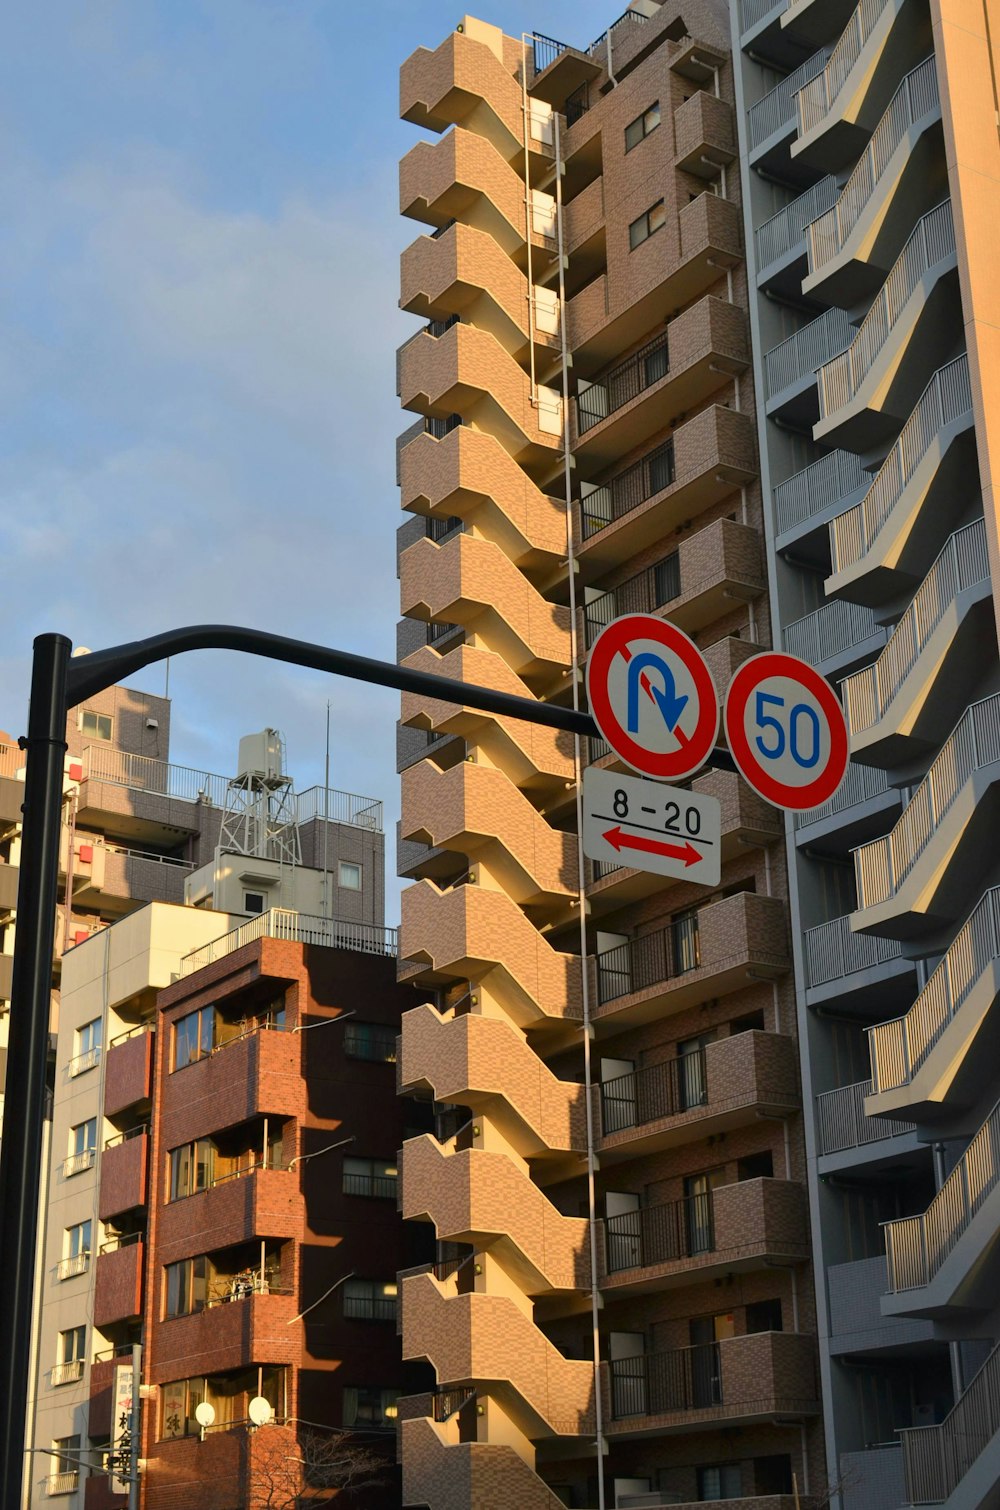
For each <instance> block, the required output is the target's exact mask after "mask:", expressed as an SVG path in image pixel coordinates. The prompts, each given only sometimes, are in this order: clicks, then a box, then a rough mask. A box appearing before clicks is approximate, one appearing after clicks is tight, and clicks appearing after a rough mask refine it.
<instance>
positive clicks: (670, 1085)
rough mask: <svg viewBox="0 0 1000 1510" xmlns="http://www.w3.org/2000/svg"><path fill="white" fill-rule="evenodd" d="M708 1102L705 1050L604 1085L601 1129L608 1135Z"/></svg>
mask: <svg viewBox="0 0 1000 1510" xmlns="http://www.w3.org/2000/svg"><path fill="white" fill-rule="evenodd" d="M707 1100H708V1080H707V1078H706V1073H705V1050H704V1049H692V1050H691V1051H690V1053H687V1054H679V1055H678V1056H677V1058H676V1059H667V1060H664V1061H663V1063H661V1064H650V1065H646V1066H644V1068H642V1069H640V1070H634V1071H632V1072H630V1073H629V1074H627V1075H616V1076H615V1077H614V1079H613V1080H605V1081H602V1083H601V1128H602V1130H603V1132H604V1133H605V1135H607V1134H608V1133H613V1132H621V1131H622V1129H623V1128H626V1127H642V1126H643V1125H644V1124H645V1123H647V1122H656V1121H658V1120H659V1118H661V1117H675V1116H677V1115H678V1113H679V1112H686V1111H690V1110H691V1108H692V1107H695V1106H704V1105H705V1103H706V1101H707Z"/></svg>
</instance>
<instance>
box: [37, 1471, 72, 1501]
mask: <svg viewBox="0 0 1000 1510" xmlns="http://www.w3.org/2000/svg"><path fill="white" fill-rule="evenodd" d="M79 1483H80V1472H79V1469H77V1468H68V1469H67V1470H66V1472H65V1473H50V1474H49V1476H48V1478H47V1479H46V1480H45V1493H46V1496H47V1497H48V1498H49V1499H54V1498H55V1497H56V1495H57V1494H74V1493H75V1492H76V1489H77V1487H78V1485H79Z"/></svg>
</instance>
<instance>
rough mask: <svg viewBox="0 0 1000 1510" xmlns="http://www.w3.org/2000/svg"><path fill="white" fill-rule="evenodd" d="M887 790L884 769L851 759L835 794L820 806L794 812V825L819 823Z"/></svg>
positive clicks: (801, 825) (868, 800) (804, 825)
mask: <svg viewBox="0 0 1000 1510" xmlns="http://www.w3.org/2000/svg"><path fill="white" fill-rule="evenodd" d="M888 790H889V776H888V773H887V772H886V771H883V770H881V769H880V768H879V767H878V766H873V765H860V764H859V763H858V762H857V761H851V763H850V765H849V766H848V767H847V775H846V776H845V777H844V784H843V786H841V788H840V790H839V791H838V792H837V793H836V794H835V796H833V797H831V798H830V801H829V802H825V803H824V804H823V806H822V807H814V808H810V810H809V811H808V812H806V813H796V814H795V827H796V828H806V827H807V826H808V825H809V824H810V823H820V822H822V821H823V819H824V818H832V817H833V815H834V814H835V813H843V812H846V811H847V810H848V808H852V807H857V806H859V804H860V803H862V802H871V801H872V800H873V798H875V797H881V796H882V793H883V792H887V791H888Z"/></svg>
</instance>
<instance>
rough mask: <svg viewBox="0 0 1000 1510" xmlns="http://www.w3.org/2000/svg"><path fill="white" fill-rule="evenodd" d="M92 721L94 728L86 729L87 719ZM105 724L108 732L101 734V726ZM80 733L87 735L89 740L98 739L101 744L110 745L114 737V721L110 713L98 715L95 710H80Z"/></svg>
mask: <svg viewBox="0 0 1000 1510" xmlns="http://www.w3.org/2000/svg"><path fill="white" fill-rule="evenodd" d="M88 718H89V719H92V720H93V722H94V725H95V727H94V728H92V729H88V728H87V719H88ZM102 724H106V725H107V730H108V732H107V733H106V734H102V733H101V725H102ZM79 728H80V733H81V734H86V735H88V736H89V737H90V738H91V739H99V740H100V742H101V744H110V743H111V741H112V740H113V739H114V735H115V720H114V716H113V715H112V714H110V713H99V712H98V710H97V709H96V708H81V709H80V724H79Z"/></svg>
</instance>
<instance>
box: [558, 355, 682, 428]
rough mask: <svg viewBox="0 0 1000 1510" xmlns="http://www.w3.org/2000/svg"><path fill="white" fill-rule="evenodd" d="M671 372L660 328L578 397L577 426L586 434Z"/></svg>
mask: <svg viewBox="0 0 1000 1510" xmlns="http://www.w3.org/2000/svg"><path fill="white" fill-rule="evenodd" d="M669 371H670V352H669V349H668V345H667V332H666V331H665V330H664V331H661V333H660V334H659V335H658V336H654V337H653V339H652V340H651V341H647V343H646V345H645V346H642V347H640V348H639V350H638V351H635V352H633V353H632V355H631V356H630V357H626V358H625V360H624V361H623V362H618V363H617V364H616V365H615V366H614V367H609V368H608V369H607V371H606V372H603V373H601V375H600V377H598V378H595V380H594V381H593V382H592V383H590V384H588V386H587V387H586V388H583V389H581V390H580V392H579V393H578V394H577V396H576V427H577V431H578V432H579V434H580V435H586V433H587V431H588V430H590V429H592V428H593V426H594V425H597V424H600V422H601V420H602V419H607V418H608V416H609V415H610V414H614V413H615V411H616V410H617V409H620V408H621V407H622V405H623V404H627V403H629V402H630V401H631V400H632V399H634V398H638V397H639V394H640V393H643V392H645V390H646V389H647V388H651V387H652V386H653V384H654V383H658V382H659V381H660V379H661V378H664V377H666V375H667V373H668V372H669Z"/></svg>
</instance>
